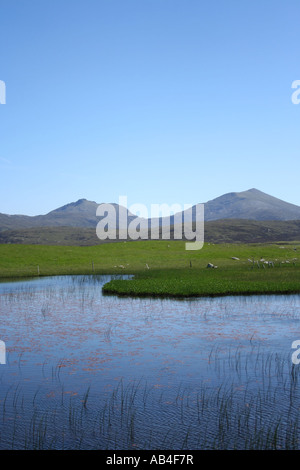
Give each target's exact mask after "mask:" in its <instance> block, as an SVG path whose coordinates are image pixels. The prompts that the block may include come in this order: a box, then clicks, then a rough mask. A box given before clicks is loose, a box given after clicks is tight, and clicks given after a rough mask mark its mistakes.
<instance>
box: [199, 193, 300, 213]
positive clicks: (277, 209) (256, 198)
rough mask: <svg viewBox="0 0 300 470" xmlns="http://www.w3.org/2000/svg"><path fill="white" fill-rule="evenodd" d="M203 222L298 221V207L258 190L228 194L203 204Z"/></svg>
mask: <svg viewBox="0 0 300 470" xmlns="http://www.w3.org/2000/svg"><path fill="white" fill-rule="evenodd" d="M204 207H205V220H218V219H249V220H300V207H299V206H296V205H294V204H290V203H289V202H285V201H282V200H281V199H277V198H276V197H273V196H270V195H269V194H266V193H263V192H262V191H259V190H258V189H255V188H253V189H249V190H248V191H243V192H240V193H228V194H224V195H223V196H220V197H217V198H216V199H213V200H211V201H208V202H206V203H205V206H204Z"/></svg>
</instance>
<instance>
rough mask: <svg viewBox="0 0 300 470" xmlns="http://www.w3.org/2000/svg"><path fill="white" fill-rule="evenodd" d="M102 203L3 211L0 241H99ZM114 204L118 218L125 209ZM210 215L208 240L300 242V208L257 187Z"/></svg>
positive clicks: (229, 198) (221, 200)
mask: <svg viewBox="0 0 300 470" xmlns="http://www.w3.org/2000/svg"><path fill="white" fill-rule="evenodd" d="M99 205H100V204H99V203H96V202H94V201H88V200H86V199H79V200H78V201H76V202H71V203H69V204H66V205H64V206H62V207H59V208H57V209H54V210H53V211H51V212H49V213H48V214H45V215H37V216H26V215H8V214H1V213H0V235H1V236H0V243H42V244H45V243H48V244H52V243H53V244H69V243H70V244H82V245H85V244H96V243H99V242H100V240H99V239H98V238H97V237H96V234H95V231H96V226H97V224H98V222H99V221H100V217H99V216H97V215H96V211H97V208H98V206H99ZM113 206H114V207H115V209H116V214H117V217H118V213H119V210H120V206H119V205H118V204H113ZM195 208H196V206H194V207H193V210H194V211H195ZM204 215H205V241H207V240H208V239H210V240H214V241H215V242H216V243H218V242H220V241H221V240H223V241H229V242H230V241H245V242H249V241H253V242H254V241H258V240H261V241H266V240H269V241H274V240H300V224H298V223H296V222H297V221H300V207H299V206H296V205H294V204H290V203H288V202H285V201H282V200H281V199H278V198H276V197H273V196H270V195H268V194H266V193H263V192H262V191H259V190H257V189H254V188H253V189H249V190H248V191H243V192H235V193H228V194H224V195H222V196H220V197H217V198H215V199H212V200H210V201H208V202H206V203H204ZM127 216H128V223H130V222H131V221H132V220H134V219H138V218H137V216H135V215H133V214H131V213H130V212H129V211H128V210H127ZM193 220H194V219H193ZM148 222H150V221H148ZM151 222H154V219H153V220H151ZM155 222H156V225H157V224H158V225H164V226H165V225H171V226H172V225H173V224H174V217H171V218H170V219H169V218H161V219H155ZM213 222H214V223H213ZM258 222H264V224H262V223H258ZM272 224H273V225H272ZM274 224H275V225H274ZM50 228H51V229H50ZM117 228H118V227H117ZM75 229H76V230H75ZM83 229H84V230H83ZM87 229H89V230H87Z"/></svg>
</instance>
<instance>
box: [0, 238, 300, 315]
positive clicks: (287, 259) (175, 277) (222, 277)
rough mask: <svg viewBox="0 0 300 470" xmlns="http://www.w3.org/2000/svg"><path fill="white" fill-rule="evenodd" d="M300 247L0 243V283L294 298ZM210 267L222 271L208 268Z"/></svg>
mask: <svg viewBox="0 0 300 470" xmlns="http://www.w3.org/2000/svg"><path fill="white" fill-rule="evenodd" d="M299 247H300V245H299V242H286V243H285V244H259V243H257V244H226V243H224V244H219V245H217V244H216V245H214V244H209V243H205V245H204V247H203V248H202V249H201V250H198V251H197V250H195V251H187V250H185V242H183V241H181V240H179V241H174V240H173V241H172V240H166V241H164V240H156V241H153V240H146V241H138V242H134V243H127V242H126V243H108V244H103V245H98V246H87V247H79V246H44V245H7V244H6V245H5V244H2V245H1V244H0V278H2V279H8V278H14V279H16V278H22V277H39V276H40V277H42V276H54V275H72V274H73V275H86V274H89V275H97V274H102V275H103V274H125V275H126V274H127V275H134V276H135V278H134V279H133V280H126V281H124V282H123V281H121V280H113V281H111V282H110V283H108V284H107V285H106V286H105V287H104V292H105V293H106V294H108V293H110V294H111V293H112V294H118V295H130V296H162V297H164V296H175V297H183V296H185V297H186V296H202V295H228V294H238V295H240V294H259V293H263V294H267V293H272V294H274V293H295V292H299V291H300V263H299V260H298V258H297V250H298V249H299ZM233 258H238V260H234V259H233ZM262 260H265V261H268V264H265V261H262ZM208 263H213V264H214V265H217V266H218V269H207V268H206V266H207V264H208ZM37 266H38V267H39V269H38V270H37ZM148 268H149V269H148ZM45 314H47V311H45Z"/></svg>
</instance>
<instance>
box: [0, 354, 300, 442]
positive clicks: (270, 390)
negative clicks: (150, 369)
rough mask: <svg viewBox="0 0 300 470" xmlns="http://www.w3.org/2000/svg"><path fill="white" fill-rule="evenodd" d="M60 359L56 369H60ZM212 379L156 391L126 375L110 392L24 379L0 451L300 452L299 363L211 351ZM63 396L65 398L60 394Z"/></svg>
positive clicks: (10, 396)
mask: <svg viewBox="0 0 300 470" xmlns="http://www.w3.org/2000/svg"><path fill="white" fill-rule="evenodd" d="M59 369H60V368H59V364H58V365H57V367H55V370H59ZM208 369H209V371H210V376H211V378H213V380H212V381H211V382H210V383H208V382H206V381H205V379H204V378H202V379H199V382H198V383H197V384H194V386H191V385H188V384H184V383H179V384H178V385H177V387H171V388H168V387H165V388H162V389H160V388H157V386H156V385H155V384H149V382H148V381H147V380H146V379H145V378H143V377H142V378H141V379H140V380H136V379H135V380H132V381H130V380H128V381H125V380H124V378H121V379H120V380H119V382H118V383H117V385H116V386H115V387H114V388H113V389H112V391H111V392H104V391H102V392H100V391H98V390H95V389H94V388H93V385H92V384H90V385H86V387H85V388H83V389H82V391H81V392H80V393H75V392H74V393H72V394H67V393H66V391H65V389H66V384H65V382H66V380H67V376H60V380H58V375H57V374H56V375H54V377H53V380H52V384H55V385H56V386H55V396H52V397H51V398H49V390H47V389H45V388H41V387H38V388H37V389H36V390H34V389H31V391H30V392H29V391H28V390H26V389H25V386H24V384H21V383H20V382H18V383H15V384H13V385H11V384H10V385H5V383H3V382H4V381H3V380H2V385H1V401H0V429H1V434H0V448H1V449H156V450H159V449H176V450H185V449H194V450H195V449H241V450H243V449H245V450H246V449H252V450H253V449H299V448H300V442H299V416H298V410H299V406H300V390H299V378H300V376H299V374H300V372H299V368H298V367H297V366H295V365H294V364H292V363H291V360H290V358H289V357H282V356H281V355H280V354H276V353H275V354H269V353H267V352H266V351H264V350H260V348H257V347H253V348H252V349H251V350H247V351H246V350H244V349H243V348H242V347H237V348H236V349H234V348H231V349H230V348H229V349H228V350H227V351H226V354H224V351H221V350H220V349H218V348H214V349H213V350H212V351H211V352H210V361H209V363H208ZM62 396H63V399H61V397H62Z"/></svg>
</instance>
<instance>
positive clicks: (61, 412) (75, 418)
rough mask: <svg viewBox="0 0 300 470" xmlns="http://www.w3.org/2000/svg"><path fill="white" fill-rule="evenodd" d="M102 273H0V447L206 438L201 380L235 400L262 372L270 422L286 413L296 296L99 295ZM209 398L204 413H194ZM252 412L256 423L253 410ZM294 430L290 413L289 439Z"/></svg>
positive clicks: (299, 328) (192, 444) (200, 441)
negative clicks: (14, 277) (0, 356)
mask: <svg viewBox="0 0 300 470" xmlns="http://www.w3.org/2000/svg"><path fill="white" fill-rule="evenodd" d="M109 279H110V277H108V276H63V277H53V278H51V277H49V278H41V279H34V280H28V281H19V282H8V283H0V317H1V328H0V339H1V340H2V341H4V342H5V344H6V362H7V363H6V364H5V365H0V376H1V384H0V386H1V391H0V397H1V401H0V415H1V413H2V414H3V419H2V432H1V440H0V448H11V447H14V448H22V447H25V448H32V447H34V448H73V447H76V446H77V448H132V447H137V448H148V447H149V448H151V447H152V446H156V448H157V446H160V445H161V446H167V448H170V447H171V446H173V447H175V448H176V446H183V447H186V448H196V447H197V448H198V447H199V446H200V447H201V446H204V447H205V446H206V447H209V446H210V445H212V443H214V442H215V439H216V437H215V436H216V434H217V432H218V433H219V434H220V432H221V431H220V419H219V422H218V423H219V424H218V431H217V428H216V422H215V421H214V419H215V418H216V416H217V415H218V414H220V407H219V405H220V404H219V403H217V402H216V400H215V401H214V404H215V405H213V404H212V401H210V405H209V406H208V401H207V402H206V405H207V406H205V410H204V406H203V409H202V411H201V410H200V409H199V406H200V405H201V403H202V405H203V403H204V392H203V390H204V387H205V393H206V394H207V390H210V391H211V393H215V391H216V390H219V389H220V387H224V384H229V386H230V393H231V395H228V390H229V389H227V392H226V393H227V396H229V398H230V397H231V401H230V402H229V401H228V400H227V402H226V403H227V405H226V406H229V405H230V406H233V405H232V393H233V392H234V393H235V391H243V393H244V395H243V397H242V398H241V400H242V401H243V402H244V403H245V400H247V399H248V398H249V396H248V395H247V397H246V392H245V390H246V391H247V394H248V393H252V395H251V396H252V398H253V397H257V396H258V390H257V387H263V386H264V384H265V380H268V390H269V392H268V393H269V394H270V396H269V398H268V400H269V401H270V400H271V397H272V400H273V401H274V400H276V407H277V408H276V409H278V410H279V408H280V406H279V404H280V403H281V406H282V409H281V415H280V416H281V421H282V417H284V419H290V418H291V419H292V422H293V423H294V424H295V423H296V421H295V420H296V415H295V416H294V415H293V412H292V411H293V410H294V409H295V410H296V408H295V406H296V405H295V403H294V402H293V410H292V408H291V405H290V406H289V409H285V408H284V403H282V402H283V399H285V393H289V396H290V389H289V388H288V385H287V380H288V378H289V374H290V373H291V359H290V357H291V352H292V350H291V344H292V342H293V341H294V340H297V339H300V296H299V295H290V296H251V297H222V298H201V299H192V300H170V299H166V300H165V299H164V300H159V299H145V298H143V299H130V298H118V297H111V296H103V295H102V291H101V288H102V285H103V284H104V283H105V282H107V281H108V280H109ZM299 367H300V365H299ZM292 373H295V368H293V369H292ZM296 373H297V371H296ZM226 386H227V385H226ZM264 390H265V389H263V391H264ZM270 390H272V393H273V394H272V393H271V391H270ZM294 391H295V390H294ZM262 393H263V392H262V391H260V392H259V394H261V395H262ZM129 397H131V398H130V399H129ZM200 397H202V398H201V399H200ZM250 399H251V397H250ZM76 400H77V401H76ZM108 403H110V406H111V408H109V406H108V405H107V404H108ZM260 403H261V401H260ZM274 403H275V401H274ZM274 403H273V405H274ZM78 404H80V407H81V408H80V407H78V406H79V405H78ZM183 404H184V405H183ZM202 405H201V406H202ZM223 405H224V403H223ZM223 405H222V406H223ZM273 405H272V406H273ZM1 406H2V412H1ZM214 406H215V407H216V406H217V407H216V408H214ZM234 406H236V405H234ZM256 406H258V405H257V402H256ZM263 406H264V407H265V406H266V405H265V404H264V405H263ZM297 406H298V405H297ZM193 407H194V408H193ZM125 408H126V409H125ZM208 408H209V409H210V413H211V414H210V415H205V416H204V414H203V413H204V412H206V411H207V410H208ZM80 409H84V415H83V414H82V411H81V415H79V410H80ZM228 409H229V408H228ZM298 409H299V408H298ZM105 410H106V411H105ZM107 410H110V411H109V414H105V413H108V411H107ZM195 410H197V413H196V411H195ZM222 410H224V406H223V408H222ZM226 410H227V408H226ZM279 411H280V410H279ZM200 412H202V415H201V416H202V418H201V423H204V422H205V419H206V424H205V429H204V430H203V429H202V431H201V432H200V431H199V424H200V418H199V416H200V415H199V413H200ZM222 412H223V411H222ZM97 413H98V417H99V420H98V421H97V424H95V422H96V421H93V419H96V418H95V416H96V414H97ZM101 413H102V414H101ZM268 413H269V412H267V411H265V415H264V416H263V418H262V417H261V418H260V423H261V425H262V424H263V423H262V421H264V420H267V419H268V416H269V414H268ZM295 413H296V412H295ZM196 414H197V416H198V420H197V419H196V417H195V415H196ZM257 414H258V413H257V409H256V411H255V416H257ZM54 416H55V418H54ZM79 416H81V418H80V417H79ZM100 416H102V418H101V419H100ZM125 416H126V419H125ZM209 416H210V417H209ZM243 416H244V415H243ZM0 418H1V416H0ZM230 419H231V418H230ZM251 419H252V421H251V420H250V418H249V422H253V423H254V421H255V432H258V426H259V423H258V422H257V418H254V414H253V418H251ZM253 419H254V421H253ZM120 420H121V422H120ZM224 420H225V418H224ZM226 420H227V418H226ZM226 420H225V421H226ZM46 421H47V426H46V425H45V424H44V423H45V422H46ZM125 421H126V422H125ZM212 421H214V422H215V424H213V423H212ZM225 421H224V422H225ZM100 422H101V423H102V424H101V425H100V424H99V423H100ZM226 422H227V421H226ZM87 423H89V424H90V428H89V426H87ZM124 423H125V424H124ZM209 423H211V426H210V424H209ZM222 423H223V422H222ZM83 424H84V426H83ZM223 424H224V423H223ZM223 424H222V426H223ZM238 424H239V423H237V422H235V423H234V428H232V431H231V434H232V436H231V440H230V442H229V441H228V442H227V441H226V442H227V444H226V443H225V441H224V439H225V437H223V438H222V439H223V441H222V442H224V446H225V447H226V446H227V447H230V446H232V445H233V444H232V442H233V441H234V442H235V444H234V446H238V445H239V444H238V443H239V442H240V440H241V436H239V432H240V431H239V430H238V429H237V426H238ZM239 425H240V424H239ZM101 426H102V427H101ZM173 426H175V427H177V433H174V432H173ZM201 426H202V425H201ZM228 426H233V423H231V422H230V423H229V424H228V423H227V427H228ZM253 426H254V424H253ZM54 428H56V431H57V429H58V428H60V429H61V430H62V432H61V433H59V435H57V433H56V434H55V432H54ZM83 428H84V431H83ZM120 429H122V432H121V433H120ZM233 429H234V430H235V431H234V432H233ZM178 430H179V431H178ZM196 431H197V432H196ZM222 432H223V431H222ZM224 433H225V431H224ZM235 433H236V435H234V436H233V434H235ZM219 434H218V435H219ZM227 434H228V432H227ZM252 434H253V433H252ZM296 435H298V424H297V423H296V424H295V429H294V437H293V439H294V440H295V442H296V437H297V436H296ZM224 436H225V434H224ZM247 439H248V437H247ZM32 442H34V445H33V444H32ZM247 442H248V441H247ZM293 442H294V441H293ZM225 444H226V445H225ZM295 445H296V444H295ZM180 448H181V447H180Z"/></svg>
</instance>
